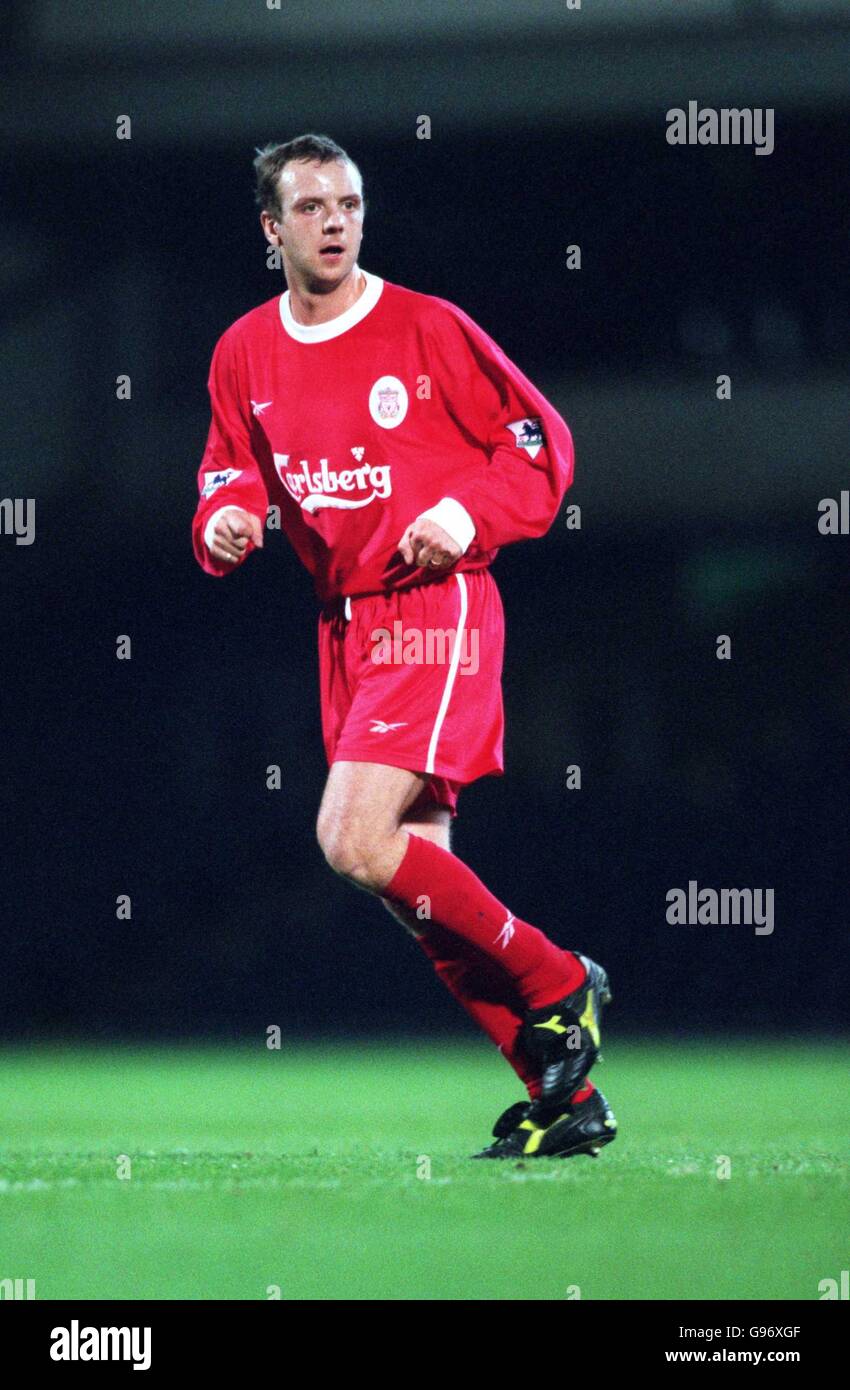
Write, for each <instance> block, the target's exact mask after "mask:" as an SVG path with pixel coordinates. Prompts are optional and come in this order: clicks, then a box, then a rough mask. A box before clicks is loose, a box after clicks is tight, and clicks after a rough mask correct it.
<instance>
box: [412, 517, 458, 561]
mask: <svg viewBox="0 0 850 1390" xmlns="http://www.w3.org/2000/svg"><path fill="white" fill-rule="evenodd" d="M398 548H399V550H400V551H401V554H402V559H403V560H404V562H405V564H406V565H424V566H425V567H426V568H427V569H448V567H449V565H453V564H454V562H455V560H459V559H460V557H461V555H462V554H463V551H462V550H461V548H460V546H459V545H458V543H457V541H453V540H452V538H451V536H450V535H449V533H448V531H444V530H443V528H442V526H438V525H437V523H436V521H432V520H431V519H430V517H422V516H419V517H417V518H416V520H415V521H412V522H411V524H410V525H409V526H408V528H407V530H406V531H405V533H404V535H403V536H402V538H401V540H400V541H399V543H398Z"/></svg>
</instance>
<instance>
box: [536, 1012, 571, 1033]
mask: <svg viewBox="0 0 850 1390" xmlns="http://www.w3.org/2000/svg"><path fill="white" fill-rule="evenodd" d="M534 1026H535V1028H548V1029H549V1031H550V1032H551V1033H566V1031H567V1030H566V1028H564V1026H563V1024H562V1023H561V1015H560V1014H553V1015H552V1017H551V1018H547V1020H546V1022H545V1023H535V1025H534Z"/></svg>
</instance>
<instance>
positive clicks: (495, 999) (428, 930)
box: [416, 923, 540, 1100]
mask: <svg viewBox="0 0 850 1390" xmlns="http://www.w3.org/2000/svg"><path fill="white" fill-rule="evenodd" d="M423 927H424V931H423V933H422V935H421V936H419V937H417V938H416V939H417V940H418V942H419V945H420V946H421V947H422V950H423V951H424V952H425V954H426V956H428V958H429V959H430V961H431V963H432V965H433V967H434V969H435V971H436V972H437V974H438V975H439V977H440V979H441V980H442V982H443V984H444V985H445V986H446V988H447V989H448V990H450V991H451V993H452V994H453V995H454V997H455V999H456V1000H457V1001H458V1003H459V1004H460V1005H461V1006H462V1007H463V1008H464V1009H466V1012H467V1013H468V1014H469V1016H470V1018H472V1019H473V1020H474V1022H475V1023H477V1024H478V1027H479V1028H480V1029H481V1030H482V1032H484V1033H486V1034H487V1037H488V1038H489V1039H490V1041H491V1042H493V1043H495V1044H496V1046H497V1047H498V1049H499V1051H500V1052H501V1054H502V1056H503V1057H504V1059H505V1061H506V1062H508V1063H509V1065H510V1066H512V1067H513V1069H514V1071H515V1072H516V1074H517V1076H518V1077H519V1079H520V1080H521V1081H522V1082H523V1084H524V1086H525V1087H526V1089H527V1091H528V1095H529V1099H530V1100H536V1099H537V1097H538V1096H539V1095H540V1076H539V1075H538V1073H537V1072H536V1071H535V1069H534V1067H533V1066H532V1064H531V1063H530V1062H529V1061H528V1059H527V1058H526V1056H525V1053H524V1052H523V1050H522V1048H521V1047H520V1045H519V1032H520V1029H521V1027H522V1000H521V999H520V997H519V995H518V994H517V993H516V991H515V989H514V988H513V986H512V984H511V982H510V980H507V979H505V974H504V971H502V970H499V969H498V968H497V967H496V966H495V965H493V963H492V961H489V960H488V959H487V957H486V956H484V955H482V954H481V952H480V951H477V950H476V949H475V947H474V946H471V945H470V944H469V942H468V941H462V940H461V939H460V938H459V937H457V936H454V935H453V934H452V933H451V932H448V931H446V930H445V929H444V928H443V927H440V926H438V925H437V924H436V923H431V924H430V925H429V924H427V923H423Z"/></svg>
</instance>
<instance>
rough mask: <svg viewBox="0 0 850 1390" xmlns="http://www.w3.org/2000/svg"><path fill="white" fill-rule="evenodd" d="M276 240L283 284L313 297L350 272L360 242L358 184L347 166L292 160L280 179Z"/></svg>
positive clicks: (360, 193)
mask: <svg viewBox="0 0 850 1390" xmlns="http://www.w3.org/2000/svg"><path fill="white" fill-rule="evenodd" d="M280 196H281V206H282V209H283V214H282V220H281V221H280V222H278V223H276V224H274V225H276V226H277V241H278V245H279V246H280V249H281V254H282V256H283V268H284V270H285V272H286V278H287V281H289V282H290V283H291V280H292V277H293V276H294V277H295V278H296V279H297V281H298V283H299V285H301V286H303V288H305V289H309V290H311V291H312V292H313V293H316V292H317V291H318V292H320V293H321V292H326V291H328V290H332V289H335V288H336V286H337V285H339V284H341V282H342V281H343V280H344V279H345V278H346V276H347V275H349V274H350V273H351V269H352V266H353V265H354V264H355V262H356V260H357V255H358V252H359V250H360V242H361V240H362V237H363V185H362V181H361V178H360V174H359V173H358V171H357V169H355V168H354V166H353V165H352V164H348V163H342V162H341V161H336V160H334V161H332V162H330V163H328V164H319V163H317V162H315V161H311V162H309V163H308V162H306V161H305V160H297V161H293V163H291V164H287V166H286V168H285V169H284V170H283V172H282V174H281V176H280Z"/></svg>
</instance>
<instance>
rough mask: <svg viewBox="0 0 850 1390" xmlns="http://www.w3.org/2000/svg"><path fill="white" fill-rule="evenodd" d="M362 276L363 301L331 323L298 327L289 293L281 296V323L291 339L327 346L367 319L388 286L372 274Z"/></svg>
mask: <svg viewBox="0 0 850 1390" xmlns="http://www.w3.org/2000/svg"><path fill="white" fill-rule="evenodd" d="M358 269H359V267H358ZM360 274H361V275H362V276H363V278H364V280H365V281H366V288H365V290H364V291H363V293H362V294H361V295H360V298H359V299H355V301H354V303H353V304H352V305H351V308H350V309H346V310H345V312H344V313H342V314H337V316H336V318H335V319H328V321H327V323H309V324H308V323H296V321H295V319H294V318H293V317H292V310H291V309H290V307H289V290H286V291H285V292H284V293H283V294H282V295H281V296H280V321H281V323H282V324H283V326H284V328H285V329H286V331H287V333H288V334H289V336H290V338H295V339H296V340H297V341H298V342H299V343H326V342H327V341H328V339H329V338H338V337H339V335H340V334H341V333H347V332H348V330H349V328H353V327H354V325H355V324H356V323H359V322H360V320H361V319H365V317H366V315H367V314H368V313H369V312H370V311H371V310H372V309H374V307H375V305H376V304H377V302H378V300H379V299H380V297H381V291H382V290H383V288H384V282H383V280H382V279H381V277H380V275H371V274H370V273H369V271H368V270H361V271H360Z"/></svg>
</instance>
